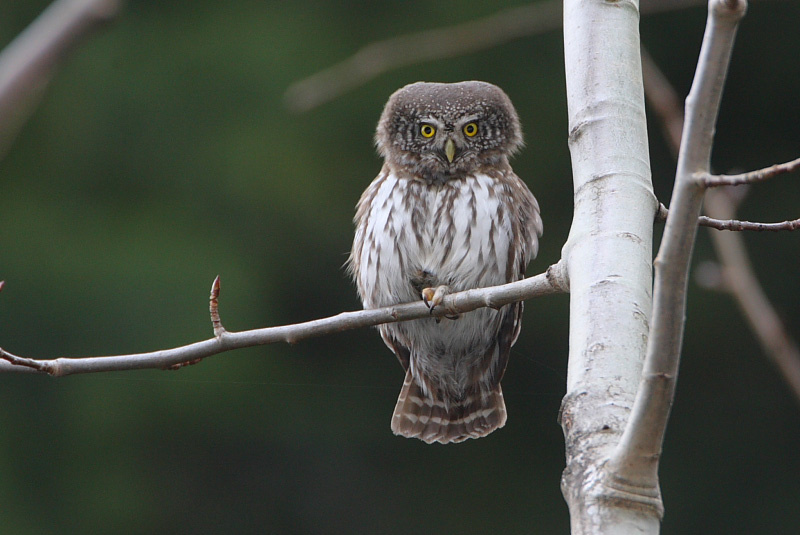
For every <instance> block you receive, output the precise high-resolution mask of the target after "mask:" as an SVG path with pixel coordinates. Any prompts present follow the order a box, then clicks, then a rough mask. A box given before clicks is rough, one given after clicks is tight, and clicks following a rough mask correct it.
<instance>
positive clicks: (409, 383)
mask: <svg viewBox="0 0 800 535" xmlns="http://www.w3.org/2000/svg"><path fill="white" fill-rule="evenodd" d="M505 423H506V404H505V402H504V401H503V391H502V390H501V389H500V385H499V384H498V385H497V387H496V388H495V389H494V390H491V391H489V392H478V393H476V394H474V395H471V396H467V397H465V398H464V399H463V400H459V401H450V403H449V404H445V403H443V402H442V401H439V400H435V399H433V398H431V397H430V396H428V395H426V394H425V393H424V392H423V391H422V388H421V387H420V386H419V385H418V384H417V382H416V381H415V380H414V378H413V377H412V376H411V370H410V369H409V370H407V371H406V379H405V382H403V389H402V390H401V391H400V397H399V398H398V399H397V406H396V407H395V409H394V415H393V416H392V431H394V434H395V435H402V436H404V437H407V438H418V439H420V440H423V441H425V442H427V443H428V444H431V443H433V442H440V443H442V444H448V443H450V442H463V441H465V440H467V439H468V438H479V437H483V436H486V435H488V434H489V433H491V432H492V431H494V430H495V429H497V428H499V427H503V426H504V425H505Z"/></svg>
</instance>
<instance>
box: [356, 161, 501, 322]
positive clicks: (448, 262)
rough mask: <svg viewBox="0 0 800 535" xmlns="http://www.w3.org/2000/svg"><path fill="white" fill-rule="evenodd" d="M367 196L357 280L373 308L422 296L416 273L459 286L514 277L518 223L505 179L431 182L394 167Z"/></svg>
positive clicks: (434, 283) (432, 281)
mask: <svg viewBox="0 0 800 535" xmlns="http://www.w3.org/2000/svg"><path fill="white" fill-rule="evenodd" d="M367 194H369V196H368V197H366V196H365V199H362V200H368V199H369V198H370V197H371V200H369V206H368V207H363V208H366V212H365V213H364V219H362V221H361V226H360V228H359V232H363V235H362V236H361V238H362V239H363V240H364V241H363V247H362V248H361V251H360V255H361V256H360V270H359V273H358V283H359V289H360V291H361V294H362V298H363V300H364V304H365V306H367V307H368V308H372V307H379V306H386V305H390V304H395V303H399V302H405V301H412V300H416V299H419V298H420V296H419V294H418V292H417V289H415V288H414V285H413V284H412V283H411V282H410V281H412V280H414V279H415V277H416V278H420V277H422V278H425V277H428V278H429V280H427V279H426V280H425V286H438V285H448V286H450V287H451V288H452V289H453V290H454V291H458V290H463V289H468V288H476V287H482V286H490V285H494V284H501V283H504V282H508V280H507V278H508V271H507V267H508V264H509V262H510V261H513V259H510V258H509V248H510V246H511V242H512V240H513V228H512V222H511V220H510V219H509V214H508V211H507V210H506V209H505V208H504V207H503V206H502V204H503V201H504V200H505V201H506V202H507V201H508V199H507V197H508V195H509V194H508V192H507V191H506V190H505V189H504V187H503V185H502V184H501V183H500V182H499V181H497V180H495V179H493V178H491V177H489V176H487V175H484V174H477V175H471V176H468V177H466V178H464V179H461V180H451V181H449V182H446V183H444V184H442V185H430V184H428V183H426V182H425V181H422V180H412V179H406V178H399V177H397V176H396V175H395V174H394V173H392V172H388V173H385V174H381V175H380V176H379V177H378V178H377V179H376V180H375V181H374V182H373V184H372V185H371V186H370V189H368V190H367ZM367 194H365V195H367ZM506 206H508V204H506Z"/></svg>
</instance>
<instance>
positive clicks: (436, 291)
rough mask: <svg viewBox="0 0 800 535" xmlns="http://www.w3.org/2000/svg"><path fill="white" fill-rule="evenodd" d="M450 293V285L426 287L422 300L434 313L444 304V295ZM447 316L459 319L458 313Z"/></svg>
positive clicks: (451, 318)
mask: <svg viewBox="0 0 800 535" xmlns="http://www.w3.org/2000/svg"><path fill="white" fill-rule="evenodd" d="M449 293H450V287H449V286H437V287H436V288H424V289H423V290H422V301H423V302H424V303H425V306H427V307H428V309H429V310H430V311H431V314H433V310H434V309H435V308H436V307H438V306H439V305H441V304H442V300H443V299H444V296H445V295H447V294H449ZM444 317H445V318H447V319H449V320H457V319H458V314H454V315H450V316H448V315H445V316H444ZM437 321H438V319H437Z"/></svg>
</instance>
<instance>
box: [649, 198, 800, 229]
mask: <svg viewBox="0 0 800 535" xmlns="http://www.w3.org/2000/svg"><path fill="white" fill-rule="evenodd" d="M668 217H669V209H667V207H666V206H664V204H663V203H659V204H658V211H657V212H656V221H666V220H667V218H668ZM697 224H698V225H700V226H701V227H708V228H713V229H717V230H737V231H742V230H752V231H756V232H764V231H770V232H778V231H781V230H797V229H800V219H792V220H791V221H781V222H780V223H758V222H756V221H741V220H739V219H715V218H713V217H707V216H704V215H701V216H700V217H698V218H697Z"/></svg>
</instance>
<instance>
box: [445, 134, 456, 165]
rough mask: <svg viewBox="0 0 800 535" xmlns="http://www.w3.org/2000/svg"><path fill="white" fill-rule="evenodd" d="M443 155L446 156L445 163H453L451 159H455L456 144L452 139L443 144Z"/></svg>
mask: <svg viewBox="0 0 800 535" xmlns="http://www.w3.org/2000/svg"><path fill="white" fill-rule="evenodd" d="M444 154H445V156H447V161H448V162H450V163H453V158H455V157H456V143H455V141H453V139H452V138H448V139H447V142H446V143H445V144H444Z"/></svg>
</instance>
